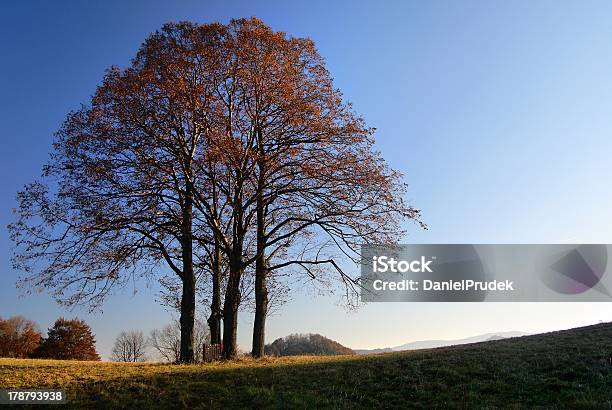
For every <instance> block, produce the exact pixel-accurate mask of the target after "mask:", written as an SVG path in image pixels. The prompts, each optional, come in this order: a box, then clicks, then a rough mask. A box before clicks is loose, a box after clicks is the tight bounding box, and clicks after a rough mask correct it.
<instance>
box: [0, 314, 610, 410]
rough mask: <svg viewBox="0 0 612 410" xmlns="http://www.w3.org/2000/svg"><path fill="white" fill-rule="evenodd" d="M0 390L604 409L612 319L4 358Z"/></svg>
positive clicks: (211, 403)
mask: <svg viewBox="0 0 612 410" xmlns="http://www.w3.org/2000/svg"><path fill="white" fill-rule="evenodd" d="M0 386H2V387H5V388H8V387H12V388H19V387H21V388H26V387H29V388H41V387H56V388H65V389H67V391H68V397H69V406H70V405H72V406H71V407H76V406H105V407H111V406H112V407H124V408H125V407H131V408H143V407H144V408H146V407H151V406H155V407H171V408H173V407H174V408H175V407H204V408H209V407H214V408H219V407H229V408H245V407H248V408H252V407H260V408H261V407H279V406H283V407H299V408H303V407H336V408H337V407H437V408H456V407H461V408H466V407H467V408H473V407H478V408H483V407H504V408H508V407H514V408H516V407H524V408H532V407H538V406H541V407H547V408H550V407H557V408H558V407H562V408H566V407H572V408H576V407H579V408H585V407H588V408H593V407H598V408H602V407H606V408H607V407H608V406H609V403H611V402H612V324H610V323H605V324H599V325H594V326H588V327H582V328H577V329H571V330H565V331H559V332H552V333H546V334H540V335H532V336H524V337H520V338H509V339H503V340H494V341H489V342H480V343H473V344H464V345H458V346H453V347H442V348H436V349H427V350H413V351H407V352H393V353H383V354H378V355H369V356H317V357H314V356H293V357H283V358H267V359H263V360H257V361H254V360H243V361H236V362H225V363H223V362H222V363H215V364H206V365H186V366H172V365H163V364H151V363H145V364H119V363H94V362H61V361H47V360H18V359H0Z"/></svg>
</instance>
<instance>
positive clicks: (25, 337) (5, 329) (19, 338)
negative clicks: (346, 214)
mask: <svg viewBox="0 0 612 410" xmlns="http://www.w3.org/2000/svg"><path fill="white" fill-rule="evenodd" d="M0 357H15V358H40V359H58V360H100V356H99V355H98V353H97V352H96V340H95V337H94V335H93V334H92V332H91V328H90V327H89V325H88V324H87V323H85V322H84V321H82V320H79V319H64V318H59V319H57V320H56V321H55V323H54V324H53V326H52V327H50V328H49V329H48V331H47V336H46V337H43V335H42V333H41V332H40V330H39V329H38V326H37V325H36V323H34V322H32V321H31V320H28V319H26V318H24V317H23V316H14V317H11V318H9V319H2V318H0Z"/></svg>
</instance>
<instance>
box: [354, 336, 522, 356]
mask: <svg viewBox="0 0 612 410" xmlns="http://www.w3.org/2000/svg"><path fill="white" fill-rule="evenodd" d="M527 335H529V333H525V332H496V333H485V334H483V335H478V336H472V337H467V338H465V339H454V340H420V341H417V342H410V343H406V344H403V345H400V346H395V347H385V348H381V349H356V350H355V353H357V354H374V353H385V352H399V351H402V350H417V349H433V348H436V347H444V346H454V345H464V344H467V343H478V342H486V341H491V340H501V339H507V338H510V337H521V336H527Z"/></svg>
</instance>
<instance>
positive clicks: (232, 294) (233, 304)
mask: <svg viewBox="0 0 612 410" xmlns="http://www.w3.org/2000/svg"><path fill="white" fill-rule="evenodd" d="M241 276H242V274H241V271H240V270H238V271H234V269H233V268H232V267H230V277H229V281H228V283H227V289H226V292H225V302H224V304H223V357H224V358H226V359H235V358H236V356H237V354H238V344H237V333H238V307H239V306H240V279H241Z"/></svg>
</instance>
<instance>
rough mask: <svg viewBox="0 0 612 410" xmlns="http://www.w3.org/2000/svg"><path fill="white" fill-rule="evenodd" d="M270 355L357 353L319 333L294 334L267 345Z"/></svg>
mask: <svg viewBox="0 0 612 410" xmlns="http://www.w3.org/2000/svg"><path fill="white" fill-rule="evenodd" d="M266 354H267V355H270V356H301V355H343V354H355V352H354V351H353V350H352V349H349V348H348V347H346V346H342V345H341V344H340V343H338V342H336V341H334V340H331V339H328V338H326V337H325V336H322V335H319V334H293V335H289V336H286V337H281V338H279V339H276V340H275V341H274V342H272V343H270V344H269V345H266Z"/></svg>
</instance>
